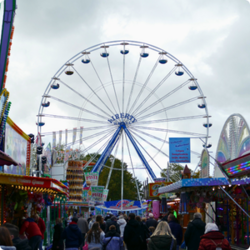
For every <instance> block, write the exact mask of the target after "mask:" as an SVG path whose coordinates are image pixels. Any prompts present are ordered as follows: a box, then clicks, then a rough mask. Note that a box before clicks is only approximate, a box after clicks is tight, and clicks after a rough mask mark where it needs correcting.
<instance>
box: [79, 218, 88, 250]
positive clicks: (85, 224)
mask: <svg viewBox="0 0 250 250" xmlns="http://www.w3.org/2000/svg"><path fill="white" fill-rule="evenodd" d="M77 226H78V227H79V229H80V230H81V232H82V245H81V247H83V246H84V245H85V235H86V233H87V232H88V230H89V227H88V222H87V220H86V219H85V218H83V215H82V214H80V216H79V219H78V221H77Z"/></svg>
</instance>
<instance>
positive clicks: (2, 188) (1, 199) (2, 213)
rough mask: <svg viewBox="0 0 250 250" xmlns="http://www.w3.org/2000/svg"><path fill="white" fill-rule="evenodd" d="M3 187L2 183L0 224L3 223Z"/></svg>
mask: <svg viewBox="0 0 250 250" xmlns="http://www.w3.org/2000/svg"><path fill="white" fill-rule="evenodd" d="M4 187H5V185H2V194H1V226H2V225H3V207H4Z"/></svg>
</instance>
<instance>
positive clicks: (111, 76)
mask: <svg viewBox="0 0 250 250" xmlns="http://www.w3.org/2000/svg"><path fill="white" fill-rule="evenodd" d="M105 51H106V53H107V49H106V48H105ZM107 64H108V68H109V73H110V78H111V81H112V86H113V90H114V93H115V98H116V103H117V107H118V110H119V113H121V109H120V105H119V102H118V97H117V93H116V89H115V83H114V79H113V75H112V71H111V67H110V63H109V58H108V57H107Z"/></svg>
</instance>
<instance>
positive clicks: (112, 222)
mask: <svg viewBox="0 0 250 250" xmlns="http://www.w3.org/2000/svg"><path fill="white" fill-rule="evenodd" d="M111 225H115V227H116V232H117V233H121V231H120V226H119V225H118V223H117V218H116V217H115V216H112V217H111V220H110V221H107V222H106V229H105V233H107V232H108V231H109V227H110V226H111Z"/></svg>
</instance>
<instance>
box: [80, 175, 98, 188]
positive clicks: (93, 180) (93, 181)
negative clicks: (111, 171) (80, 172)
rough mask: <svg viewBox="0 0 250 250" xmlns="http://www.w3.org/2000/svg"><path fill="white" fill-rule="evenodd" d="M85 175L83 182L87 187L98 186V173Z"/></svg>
mask: <svg viewBox="0 0 250 250" xmlns="http://www.w3.org/2000/svg"><path fill="white" fill-rule="evenodd" d="M84 175H85V181H86V183H87V185H89V186H97V185H98V179H99V173H98V172H86V173H84Z"/></svg>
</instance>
